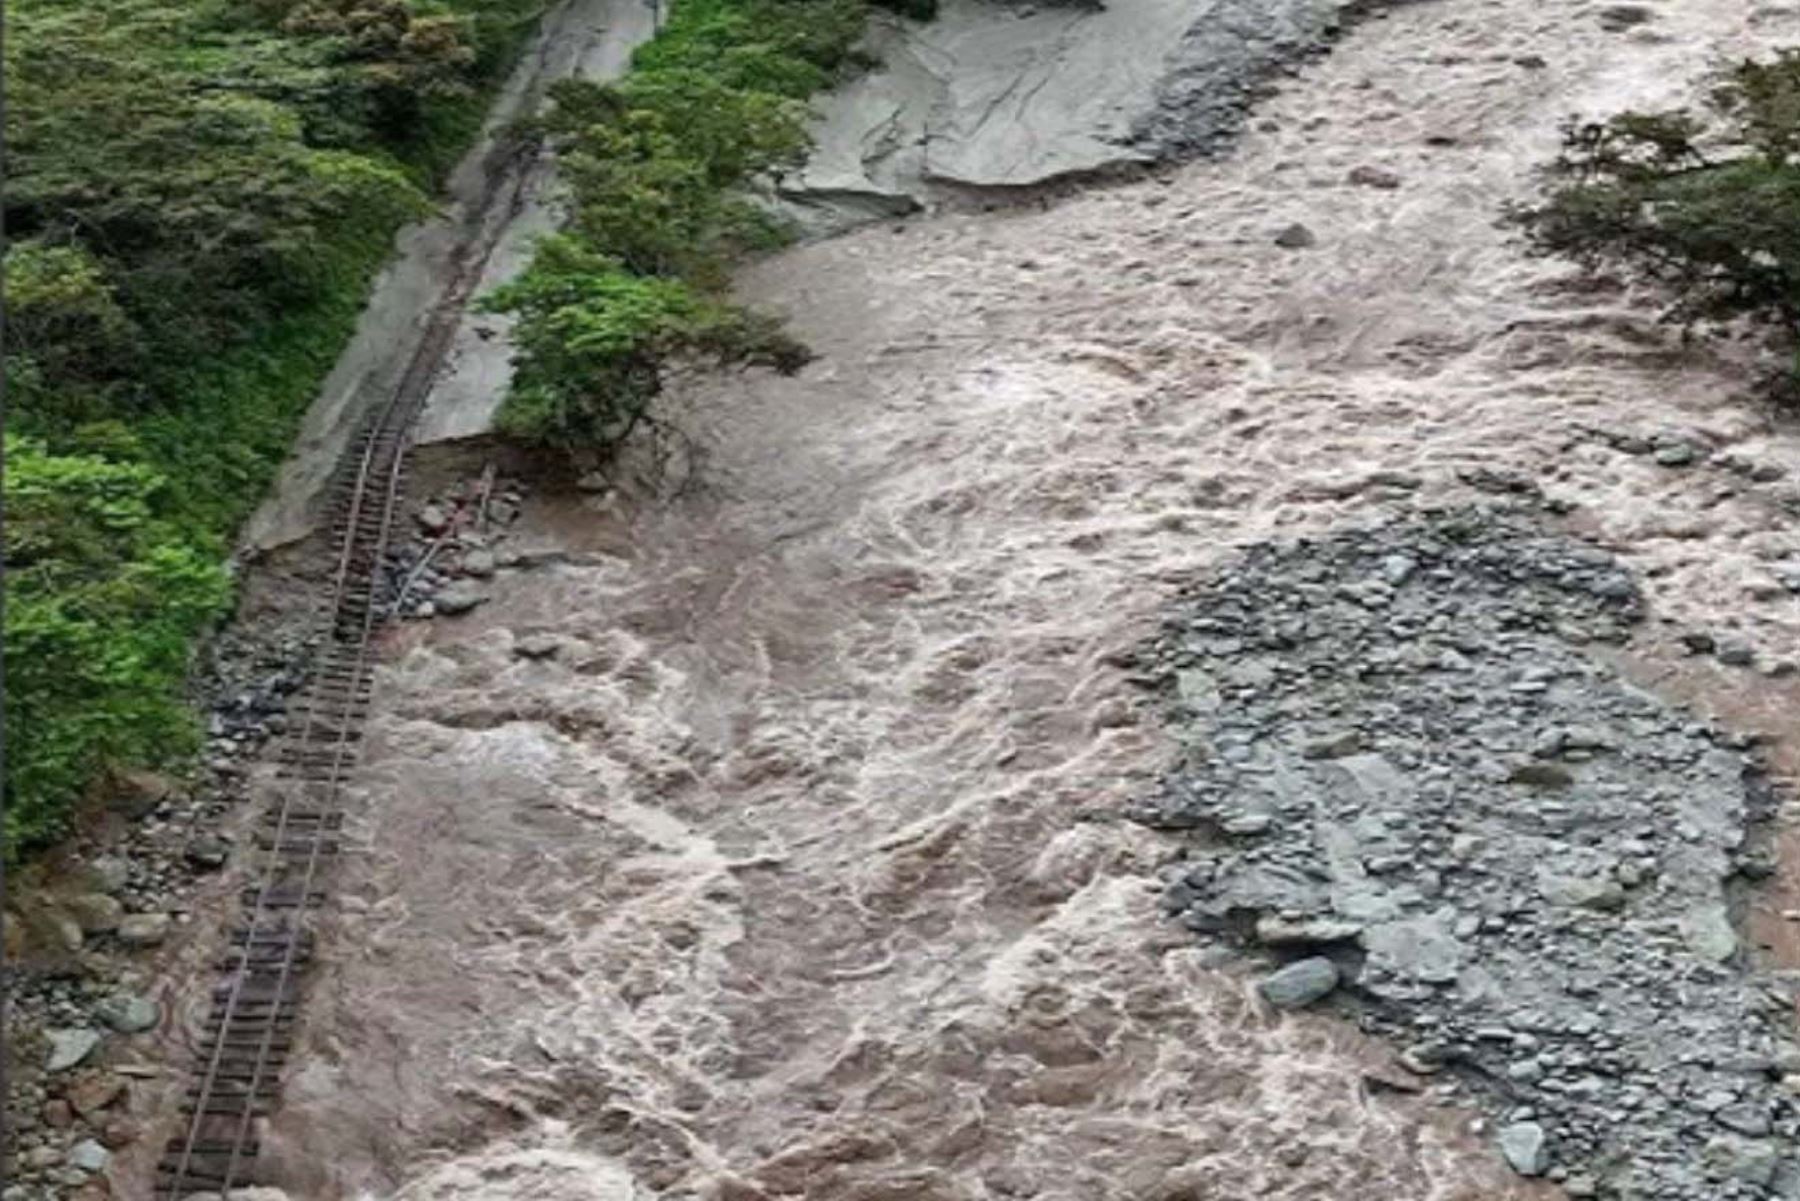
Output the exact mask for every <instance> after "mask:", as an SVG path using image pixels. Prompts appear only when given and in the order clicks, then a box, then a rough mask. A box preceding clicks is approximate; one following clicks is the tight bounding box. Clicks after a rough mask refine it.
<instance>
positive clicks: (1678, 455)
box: [1656, 442, 1700, 467]
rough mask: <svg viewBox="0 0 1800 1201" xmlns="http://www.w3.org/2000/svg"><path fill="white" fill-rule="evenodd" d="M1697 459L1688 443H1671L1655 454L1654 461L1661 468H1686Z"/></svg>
mask: <svg viewBox="0 0 1800 1201" xmlns="http://www.w3.org/2000/svg"><path fill="white" fill-rule="evenodd" d="M1699 457H1700V456H1699V452H1698V451H1696V450H1695V449H1694V447H1693V444H1692V443H1688V442H1671V443H1669V445H1667V446H1664V447H1662V448H1661V449H1660V450H1658V451H1657V452H1656V461H1657V463H1658V464H1660V465H1661V466H1663V467H1686V466H1688V465H1689V464H1691V463H1692V462H1693V461H1694V460H1695V459H1697V458H1699Z"/></svg>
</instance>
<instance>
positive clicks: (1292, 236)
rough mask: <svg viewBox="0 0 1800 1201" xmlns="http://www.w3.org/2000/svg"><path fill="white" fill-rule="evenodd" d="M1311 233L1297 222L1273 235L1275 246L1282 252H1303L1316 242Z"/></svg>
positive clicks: (1316, 239)
mask: <svg viewBox="0 0 1800 1201" xmlns="http://www.w3.org/2000/svg"><path fill="white" fill-rule="evenodd" d="M1318 240H1319V239H1318V238H1316V237H1315V236H1313V231H1312V230H1310V229H1308V228H1306V226H1304V225H1302V224H1300V223H1299V222H1298V221H1296V222H1294V224H1292V225H1290V226H1288V227H1287V228H1286V229H1284V230H1282V231H1281V232H1280V233H1278V234H1276V235H1275V245H1277V246H1279V247H1281V248H1282V249H1283V250H1305V249H1306V248H1307V247H1309V246H1313V245H1315V244H1316V243H1317V242H1318Z"/></svg>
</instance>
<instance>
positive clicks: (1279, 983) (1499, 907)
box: [1144, 505, 1800, 1201]
mask: <svg viewBox="0 0 1800 1201" xmlns="http://www.w3.org/2000/svg"><path fill="white" fill-rule="evenodd" d="M1639 616H1640V599H1639V595H1638V591H1637V588H1636V586H1635V585H1634V583H1633V581H1632V579H1631V578H1630V577H1629V576H1628V575H1627V574H1626V573H1625V572H1624V571H1623V570H1621V569H1620V568H1619V566H1618V565H1617V564H1616V563H1615V562H1613V561H1612V560H1611V559H1610V558H1609V556H1607V555H1606V554H1605V553H1603V552H1601V551H1599V550H1597V549H1595V548H1593V547H1590V546H1587V545H1585V544H1582V543H1580V542H1577V541H1574V540H1572V539H1570V538H1567V537H1564V536H1560V535H1557V534H1553V533H1548V532H1546V531H1545V530H1544V529H1543V528H1542V527H1541V526H1539V525H1537V524H1535V523H1534V521H1533V519H1532V517H1531V516H1530V515H1529V514H1528V513H1527V512H1526V511H1524V509H1523V508H1522V507H1513V506H1510V505H1509V506H1504V507H1471V508H1460V509H1440V510H1427V511H1421V512H1418V513H1414V514H1408V515H1406V516H1403V517H1396V518H1392V519H1390V520H1388V521H1387V522H1386V523H1385V524H1380V525H1376V526H1373V527H1370V528H1365V529H1358V530H1353V531H1350V532H1345V533H1341V534H1336V535H1333V536H1331V537H1329V538H1325V539H1323V540H1315V541H1299V542H1294V543H1291V544H1284V545H1263V546H1259V547H1256V548H1254V549H1253V550H1251V551H1249V552H1248V553H1247V554H1246V555H1245V556H1244V557H1243V558H1242V559H1241V561H1239V562H1238V563H1237V564H1236V565H1235V566H1232V567H1230V568H1228V569H1226V570H1223V571H1221V572H1219V573H1218V574H1216V575H1214V576H1213V577H1212V578H1210V579H1208V580H1206V581H1205V582H1203V583H1201V584H1199V585H1198V586H1196V587H1194V588H1193V589H1192V590H1191V591H1190V592H1189V593H1188V594H1187V595H1186V596H1185V597H1184V598H1183V600H1182V601H1181V603H1180V604H1179V606H1178V610H1177V612H1176V615H1175V616H1174V617H1173V618H1172V619H1171V620H1170V622H1169V624H1168V626H1167V628H1166V631H1165V633H1164V635H1163V637H1162V638H1161V639H1160V641H1159V642H1158V643H1157V644H1156V646H1155V647H1154V648H1153V650H1152V651H1150V652H1149V656H1148V659H1147V660H1146V666H1147V668H1148V669H1149V670H1148V675H1147V677H1146V680H1145V682H1153V683H1155V684H1157V685H1158V686H1160V687H1162V688H1163V689H1165V690H1166V693H1167V696H1168V700H1169V713H1170V719H1171V720H1172V722H1173V723H1174V725H1175V727H1176V729H1177V731H1178V734H1179V736H1180V737H1181V739H1182V741H1183V743H1184V746H1185V748H1186V750H1185V754H1184V759H1183V762H1182V764H1181V766H1180V767H1179V768H1178V769H1177V770H1176V771H1175V772H1174V773H1173V774H1172V775H1171V776H1170V777H1169V779H1168V781H1167V783H1166V787H1165V788H1164V790H1163V792H1162V794H1161V795H1160V797H1159V798H1157V799H1156V800H1155V801H1154V802H1152V803H1151V804H1150V805H1149V806H1148V807H1147V811H1146V813H1145V814H1144V817H1145V819H1146V820H1148V821H1150V822H1152V823H1153V824H1155V825H1157V826H1159V827H1162V828H1173V829H1179V830H1183V831H1187V832H1188V836H1189V837H1190V838H1191V839H1192V840H1193V842H1192V848H1191V850H1190V851H1189V853H1188V855H1187V856H1186V858H1185V859H1184V860H1183V861H1182V862H1180V863H1178V864H1177V865H1176V866H1175V869H1174V878H1173V879H1172V881H1171V886H1170V889H1169V892H1168V904H1169V907H1170V908H1171V910H1172V911H1174V912H1175V913H1177V914H1179V916H1180V919H1181V920H1182V921H1183V922H1184V923H1185V924H1186V925H1187V926H1189V927H1190V928H1192V929H1193V930H1195V931H1197V932H1199V933H1201V934H1202V936H1204V937H1210V938H1213V939H1217V940H1220V941H1222V942H1226V943H1232V944H1237V945H1249V946H1255V947H1257V948H1260V949H1261V950H1262V951H1263V952H1264V953H1266V954H1268V955H1269V956H1271V957H1273V958H1274V959H1275V960H1277V961H1280V962H1281V963H1282V964H1283V965H1284V966H1281V967H1279V969H1278V970H1275V971H1274V973H1273V975H1271V976H1270V977H1268V978H1267V979H1265V980H1264V982H1263V985H1262V993H1263V996H1264V997H1265V998H1266V999H1267V1000H1268V1001H1269V1002H1270V1003H1271V1004H1275V1005H1278V1006H1284V1007H1294V1006H1298V1005H1304V1004H1310V1003H1314V1002H1319V1001H1323V1002H1324V1003H1326V1004H1331V1005H1335V1006H1339V1007H1342V1008H1344V1009H1347V1010H1348V1011H1350V1012H1352V1013H1354V1014H1355V1015H1357V1016H1358V1017H1359V1019H1360V1020H1361V1022H1362V1023H1363V1024H1364V1026H1365V1027H1367V1028H1369V1029H1372V1030H1375V1031H1378V1032H1380V1033H1382V1034H1384V1035H1386V1036H1389V1037H1390V1038H1391V1039H1392V1040H1393V1041H1394V1042H1395V1043H1396V1044H1397V1047H1398V1049H1399V1060H1400V1065H1401V1067H1403V1068H1404V1069H1405V1070H1406V1073H1409V1075H1406V1076H1403V1077H1402V1079H1403V1080H1411V1081H1412V1082H1413V1085H1409V1086H1408V1087H1412V1086H1416V1087H1417V1088H1418V1089H1419V1090H1420V1091H1430V1092H1432V1093H1434V1094H1435V1095H1437V1096H1440V1097H1449V1096H1452V1095H1455V1094H1459V1093H1462V1092H1464V1091H1468V1092H1471V1093H1473V1095H1474V1098H1475V1099H1476V1101H1477V1102H1478V1103H1479V1104H1480V1105H1481V1106H1482V1107H1483V1108H1484V1109H1485V1110H1487V1111H1488V1112H1489V1113H1490V1114H1491V1115H1492V1117H1493V1119H1494V1121H1495V1122H1496V1123H1497V1127H1498V1128H1497V1134H1496V1142H1497V1145H1498V1149H1499V1151H1500V1152H1501V1154H1503V1155H1504V1156H1505V1157H1506V1159H1507V1161H1508V1162H1509V1163H1510V1164H1511V1165H1512V1166H1513V1167H1514V1168H1515V1169H1516V1170H1517V1171H1518V1172H1520V1173H1522V1174H1525V1175H1544V1176H1548V1177H1550V1178H1552V1179H1556V1180H1560V1181H1563V1182H1564V1184H1565V1187H1566V1188H1567V1190H1568V1193H1569V1195H1570V1196H1573V1197H1578V1198H1579V1197H1597V1198H1632V1199H1649V1198H1666V1199H1677V1198H1679V1199H1682V1201H1703V1199H1704V1201H1718V1199H1722V1198H1768V1197H1783V1198H1792V1197H1800V1095H1797V1093H1800V1045H1797V1044H1796V1042H1795V1041H1794V1040H1793V1024H1792V1017H1793V1013H1794V994H1795V990H1796V981H1794V980H1792V979H1787V978H1783V977H1782V976H1780V975H1779V974H1777V973H1765V974H1762V975H1759V974H1758V973H1757V972H1756V970H1755V969H1754V968H1753V967H1752V966H1751V965H1749V964H1748V963H1747V961H1746V954H1745V951H1744V949H1743V948H1742V947H1741V946H1740V944H1739V940H1738V936H1737V932H1736V928H1735V926H1734V922H1733V916H1732V893H1733V890H1734V889H1735V888H1736V887H1738V883H1737V882H1738V881H1740V880H1742V879H1744V878H1746V877H1755V876H1757V875H1759V874H1761V873H1765V872H1766V871H1768V870H1769V867H1770V864H1769V861H1768V859H1767V853H1766V852H1765V851H1761V850H1758V849H1757V848H1756V840H1755V837H1754V835H1755V834H1756V832H1757V831H1758V829H1759V826H1758V818H1759V816H1760V815H1761V814H1762V812H1763V810H1764V808H1765V802H1766V795H1765V793H1764V789H1763V785H1762V783H1761V777H1760V776H1759V775H1758V773H1757V772H1756V769H1755V765H1754V763H1753V762H1752V761H1751V759H1750V758H1749V757H1748V756H1746V755H1745V754H1744V753H1743V751H1744V750H1745V749H1746V747H1745V742H1746V740H1744V739H1741V738H1734V737H1732V736H1731V735H1728V734H1726V733H1723V732H1721V731H1719V730H1717V729H1714V728H1711V727H1709V726H1707V725H1705V724H1702V723H1700V722H1697V721H1695V720H1694V719H1693V718H1692V717H1691V716H1689V715H1686V714H1684V713H1682V712H1680V711H1678V710H1676V709H1673V708H1671V707H1670V706H1668V705H1665V704H1663V703H1662V702H1660V701H1659V700H1658V699H1656V698H1655V697H1653V696H1651V695H1649V694H1647V693H1645V692H1643V691H1640V690H1639V689H1637V688H1635V687H1633V686H1631V685H1630V684H1628V683H1626V682H1625V681H1624V680H1622V679H1621V678H1620V677H1619V675H1618V674H1617V673H1616V672H1615V671H1614V670H1612V669H1611V668H1609V667H1608V666H1605V665H1604V664H1602V663H1601V662H1599V661H1598V659H1597V657H1595V656H1593V655H1591V654H1589V653H1586V652H1584V651H1583V650H1582V649H1581V648H1582V646H1583V645H1584V644H1591V643H1602V644H1605V643H1619V642H1622V641H1623V640H1624V639H1625V638H1626V637H1627V634H1628V631H1629V629H1630V627H1631V626H1632V624H1633V623H1634V622H1635V621H1637V620H1638V618H1639Z"/></svg>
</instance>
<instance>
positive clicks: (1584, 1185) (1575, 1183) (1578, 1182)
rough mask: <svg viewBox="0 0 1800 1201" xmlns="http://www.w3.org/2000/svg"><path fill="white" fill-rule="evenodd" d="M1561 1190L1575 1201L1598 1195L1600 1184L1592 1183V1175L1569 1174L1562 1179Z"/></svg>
mask: <svg viewBox="0 0 1800 1201" xmlns="http://www.w3.org/2000/svg"><path fill="white" fill-rule="evenodd" d="M1563 1192H1565V1193H1567V1194H1569V1196H1571V1197H1573V1198H1575V1199H1576V1201H1588V1198H1590V1197H1598V1196H1599V1195H1600V1186H1599V1185H1598V1184H1596V1183H1594V1178H1593V1177H1592V1176H1571V1177H1569V1178H1568V1179H1567V1180H1565V1181H1563Z"/></svg>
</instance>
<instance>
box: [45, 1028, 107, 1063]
mask: <svg viewBox="0 0 1800 1201" xmlns="http://www.w3.org/2000/svg"><path fill="white" fill-rule="evenodd" d="M47 1036H48V1038H49V1039H50V1054H49V1055H47V1056H46V1057H45V1059H44V1070H45V1071H47V1072H61V1071H66V1070H68V1069H69V1068H72V1067H74V1066H75V1065H76V1064H78V1063H80V1062H81V1061H82V1060H84V1059H86V1058H87V1057H88V1056H89V1055H90V1054H91V1053H92V1052H93V1050H94V1048H95V1047H97V1046H99V1045H100V1032H99V1031H98V1030H89V1029H87V1028H86V1027H85V1026H77V1027H72V1028H67V1029H61V1030H51V1031H48V1032H47Z"/></svg>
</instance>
